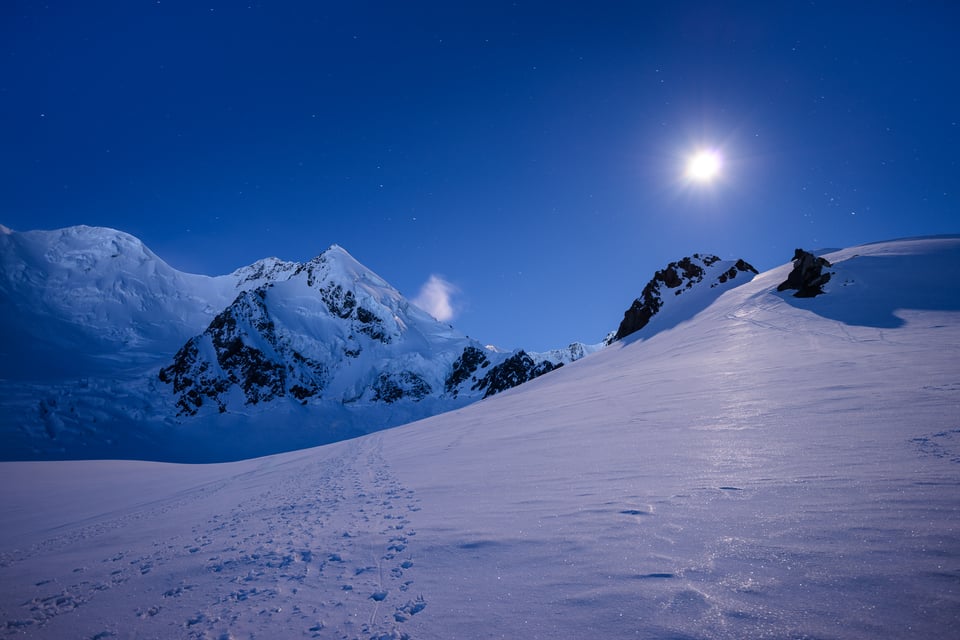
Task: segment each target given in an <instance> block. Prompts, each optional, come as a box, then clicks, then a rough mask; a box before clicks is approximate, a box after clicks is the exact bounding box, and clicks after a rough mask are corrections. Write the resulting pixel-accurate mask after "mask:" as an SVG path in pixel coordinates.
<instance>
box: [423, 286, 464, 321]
mask: <svg viewBox="0 0 960 640" xmlns="http://www.w3.org/2000/svg"><path fill="white" fill-rule="evenodd" d="M458 292H459V289H457V287H456V286H454V285H453V284H451V283H449V282H447V281H446V280H444V279H443V278H441V277H440V276H438V275H431V276H430V278H429V279H428V280H427V281H426V282H424V283H423V286H422V287H420V293H418V294H417V297H416V298H414V299H413V300H412V301H411V302H413V304H415V305H417V306H418V307H420V308H421V309H423V310H424V311H426V312H427V313H429V314H430V315H432V316H433V317H434V318H436V319H437V320H440V321H441V322H447V321H449V320H452V319H453V316H454V314H455V311H454V308H453V300H452V299H453V296H454V295H455V294H457V293H458Z"/></svg>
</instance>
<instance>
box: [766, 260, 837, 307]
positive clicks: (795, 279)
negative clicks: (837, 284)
mask: <svg viewBox="0 0 960 640" xmlns="http://www.w3.org/2000/svg"><path fill="white" fill-rule="evenodd" d="M830 266H832V265H831V264H830V262H829V261H828V260H827V259H826V258H819V257H817V256H815V255H813V254H812V253H810V252H809V251H804V250H803V249H797V250H795V251H794V252H793V270H792V271H791V272H790V274H789V275H788V276H787V279H786V280H784V281H783V282H781V283H780V285H779V286H778V287H777V291H786V290H788V289H796V291H797V292H796V293H795V294H793V296H794V297H795V298H812V297H814V296H818V295H820V294H821V293H823V285H825V284H827V283H828V282H829V281H830V276H831V275H832V274H831V273H830V272H829V271H827V272H824V271H823V269H824V267H828V268H829V267H830Z"/></svg>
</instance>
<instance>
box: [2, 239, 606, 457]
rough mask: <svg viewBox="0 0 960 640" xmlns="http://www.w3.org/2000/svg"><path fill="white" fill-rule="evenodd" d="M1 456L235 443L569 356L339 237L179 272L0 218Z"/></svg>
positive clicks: (351, 423) (410, 416) (293, 436)
mask: <svg viewBox="0 0 960 640" xmlns="http://www.w3.org/2000/svg"><path fill="white" fill-rule="evenodd" d="M0 255H2V261H0V309H2V310H3V311H4V313H3V314H2V318H3V320H2V323H3V324H2V325H0V336H2V340H0V356H2V357H0V362H2V364H0V379H2V383H0V385H2V390H3V392H4V393H3V398H2V400H0V406H2V407H3V409H4V411H3V412H2V417H0V433H4V434H5V438H6V442H7V445H8V446H7V447H6V448H5V451H4V453H3V455H4V457H7V458H12V459H32V458H41V459H43V458H51V457H52V458H60V457H65V458H76V457H80V458H89V457H132V458H144V457H146V458H150V459H156V460H178V461H193V462H197V461H209V460H229V459H238V458H243V457H251V456H256V455H264V454H267V453H274V452H277V451H283V450H289V449H295V448H302V447H305V446H314V445H317V444H322V443H325V442H331V441H335V440H339V439H343V438H348V437H354V436H356V435H360V434H362V433H366V432H369V431H373V430H376V429H382V428H385V427H389V426H395V425H398V424H402V423H405V422H410V421H412V420H415V419H419V418H423V417H426V416H429V415H434V414H436V413H440V412H443V411H449V410H451V409H456V408H458V407H462V406H465V405H466V404H469V403H470V402H474V401H476V400H479V399H481V398H486V397H489V396H491V395H494V394H496V393H499V392H501V391H504V390H506V389H509V388H511V387H513V386H516V385H518V384H522V383H523V382H526V381H529V380H531V379H533V378H536V377H538V376H540V375H542V374H544V373H547V372H550V371H552V370H554V369H556V368H558V367H561V366H563V365H564V364H567V363H570V362H573V361H574V360H577V359H579V358H580V357H583V356H584V355H585V354H587V353H590V352H592V351H595V350H596V349H597V348H599V345H597V346H593V347H590V346H586V345H582V344H579V343H574V344H571V345H570V346H569V347H567V348H564V349H557V350H554V351H551V352H548V353H542V354H540V353H527V352H525V351H522V350H520V351H517V352H515V353H502V352H499V351H496V350H490V349H487V348H485V347H484V346H483V345H482V344H481V343H479V342H477V341H475V340H472V339H470V338H467V337H466V336H464V335H462V334H460V333H459V332H457V331H456V330H455V329H453V328H452V327H450V326H448V325H446V324H443V323H440V322H438V321H436V320H435V319H433V318H432V317H431V316H429V315H428V314H427V313H426V312H424V311H422V310H420V309H419V308H417V307H416V306H414V305H412V304H411V303H410V302H409V301H407V300H406V299H405V298H404V297H403V296H402V295H400V293H399V292H398V291H397V290H396V289H394V288H393V287H391V286H390V285H389V284H388V283H387V282H386V281H385V280H384V279H382V278H381V277H379V276H378V275H376V274H375V273H373V272H372V271H370V270H369V269H367V268H366V267H364V266H363V265H361V264H360V263H359V262H357V261H356V260H355V259H354V258H353V257H352V256H351V255H350V254H349V253H347V251H346V250H344V249H343V248H341V247H339V246H337V245H334V246H331V247H330V248H329V249H327V250H326V251H324V252H323V253H322V254H320V255H319V256H317V257H316V258H315V259H313V260H311V261H309V262H306V263H303V264H301V263H296V262H286V261H283V260H280V259H278V258H267V259H264V260H260V261H258V262H256V263H254V264H252V265H250V266H248V267H243V268H241V269H238V270H237V271H235V272H233V273H231V274H228V275H225V276H218V277H208V276H201V275H193V274H185V273H182V272H179V271H177V270H175V269H173V268H172V267H170V266H169V265H168V264H166V263H165V262H164V261H163V260H161V259H160V258H159V257H157V256H156V255H155V254H153V253H152V252H151V251H150V250H149V249H147V248H146V247H145V246H144V245H143V244H142V243H141V242H140V241H139V240H137V239H136V238H134V237H133V236H130V235H128V234H125V233H122V232H119V231H115V230H112V229H103V228H94V227H83V226H81V227H71V228H68V229H61V230H57V231H31V232H26V233H15V232H12V231H10V230H9V229H6V228H5V227H4V230H3V232H2V233H0Z"/></svg>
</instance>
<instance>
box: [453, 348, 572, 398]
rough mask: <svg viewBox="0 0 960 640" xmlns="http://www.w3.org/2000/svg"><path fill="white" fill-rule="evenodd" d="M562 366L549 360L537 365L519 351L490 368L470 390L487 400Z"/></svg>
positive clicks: (524, 353) (523, 352)
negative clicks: (481, 393)
mask: <svg viewBox="0 0 960 640" xmlns="http://www.w3.org/2000/svg"><path fill="white" fill-rule="evenodd" d="M562 366H563V363H562V362H561V363H554V362H551V361H549V360H546V361H543V362H539V363H538V362H536V361H534V359H533V358H531V357H530V356H529V355H528V354H527V353H526V352H525V351H522V350H521V351H518V352H516V353H515V354H513V355H512V356H510V357H509V358H507V359H506V360H504V361H503V362H501V363H500V364H498V365H496V366H494V367H492V368H491V369H490V371H488V372H487V374H486V375H484V376H483V377H482V378H480V379H479V380H477V382H476V384H474V385H473V386H472V387H471V388H472V389H473V390H474V391H483V392H484V393H483V397H484V398H488V397H490V396H492V395H493V394H495V393H500V392H501V391H506V390H507V389H512V388H513V387H516V386H517V385H521V384H523V383H524V382H529V381H530V380H533V379H534V378H538V377H540V376H542V375H543V374H545V373H549V372H551V371H553V370H554V369H558V368H560V367H562Z"/></svg>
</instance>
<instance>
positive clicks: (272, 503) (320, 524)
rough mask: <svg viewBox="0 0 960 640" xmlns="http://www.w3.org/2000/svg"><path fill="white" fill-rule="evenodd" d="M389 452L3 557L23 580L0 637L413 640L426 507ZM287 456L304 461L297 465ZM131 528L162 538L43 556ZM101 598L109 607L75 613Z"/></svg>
mask: <svg viewBox="0 0 960 640" xmlns="http://www.w3.org/2000/svg"><path fill="white" fill-rule="evenodd" d="M380 447H381V440H380V439H379V438H377V437H371V438H365V439H362V440H355V441H351V442H347V443H343V445H342V446H339V447H336V448H335V449H334V451H331V452H330V453H329V454H324V455H323V456H318V457H317V459H316V460H314V459H311V458H310V457H309V456H306V457H300V458H296V459H293V460H291V461H288V462H286V463H282V464H281V465H280V468H279V469H278V472H277V473H271V472H270V471H269V470H268V471H266V473H264V472H263V471H262V470H258V472H257V473H256V474H252V473H246V474H240V475H237V476H235V477H233V478H231V479H229V480H227V481H221V482H216V483H212V484H210V485H208V486H206V487H205V488H204V489H198V490H193V491H190V492H187V493H186V495H177V496H174V497H171V498H170V499H169V500H167V501H164V502H162V503H161V504H152V505H149V506H147V507H145V508H141V509H137V510H135V511H131V512H126V513H121V514H119V515H116V516H114V517H112V518H108V519H106V520H105V521H103V522H100V523H97V524H96V526H89V525H88V526H84V527H80V526H77V527H74V528H68V530H67V531H66V532H63V531H61V532H59V533H58V534H57V535H56V536H52V537H50V538H48V539H46V540H44V541H42V542H39V543H37V544H35V545H33V546H32V547H31V548H29V549H27V550H23V551H17V552H14V553H11V554H7V555H6V556H5V557H4V558H2V559H0V582H2V583H6V584H8V585H20V586H21V588H20V589H19V590H18V593H17V594H16V595H13V594H12V593H6V589H4V594H3V599H2V602H3V605H2V607H3V608H2V609H0V635H2V636H13V635H17V634H23V633H26V634H27V635H29V636H30V637H37V638H44V637H50V638H53V637H64V634H65V633H67V634H69V635H72V636H75V637H99V638H109V637H133V636H137V637H188V638H236V637H248V636H260V635H263V637H267V636H272V637H307V638H309V637H317V638H320V637H322V638H344V639H353V638H359V639H369V638H375V639H377V640H380V639H400V638H406V637H409V635H408V634H407V633H406V632H404V630H403V628H404V623H406V622H407V621H408V620H409V619H410V618H411V617H413V616H415V615H418V614H420V613H421V612H422V611H423V610H424V609H425V608H426V606H427V599H426V598H425V596H424V594H422V593H420V592H418V591H417V589H416V585H415V580H414V575H415V572H416V557H415V547H416V544H415V542H416V531H415V529H414V527H413V521H412V519H411V518H412V516H413V515H414V514H415V512H416V511H418V510H419V506H418V500H417V498H416V496H415V494H414V492H413V491H411V490H409V489H407V488H406V487H404V486H403V485H402V484H401V483H400V482H399V481H398V480H397V479H396V478H395V477H394V476H393V475H392V474H391V472H390V470H389V468H388V466H387V464H386V462H385V461H384V459H383V457H382V456H381V455H380ZM286 464H296V465H299V466H300V468H299V469H298V470H297V472H296V473H289V471H288V470H287V469H283V468H282V467H283V466H285V465H286ZM253 478H257V480H255V481H254V480H253ZM145 520H146V521H148V522H149V521H155V525H156V526H155V527H152V526H146V527H145V526H144V521H145ZM134 522H136V523H137V525H136V527H130V526H129V525H131V524H132V523H134ZM186 522H190V523H192V525H191V526H186V524H185V523H186ZM151 524H153V522H151ZM127 528H129V529H131V530H132V529H137V530H140V531H143V530H155V531H156V533H157V536H156V538H154V539H152V540H143V539H130V540H129V541H128V544H127V545H126V546H125V547H121V548H124V550H123V551H120V552H118V551H113V552H112V553H110V554H109V555H108V556H105V557H103V558H102V560H101V561H100V562H98V563H96V564H95V565H93V566H80V567H67V566H62V565H60V566H49V565H46V566H44V563H42V562H37V556H38V555H43V554H46V553H50V552H52V551H55V552H56V555H57V556H58V557H61V558H62V557H67V556H69V554H70V552H71V547H75V548H76V550H77V552H78V555H81V556H86V557H89V554H88V553H81V551H82V550H83V549H88V548H89V547H90V546H103V547H104V548H110V549H116V548H118V546H120V545H118V544H117V543H116V541H117V539H118V538H119V539H123V538H124V537H127V535H128V534H127V532H126V531H125V530H126V529H127ZM183 531H189V532H190V534H189V536H187V535H184V534H183V533H182V532H183ZM27 571H30V572H31V575H25V573H26V572H27ZM38 571H42V572H43V575H39V574H38V575H32V574H34V573H36V572H38ZM24 584H29V588H28V590H29V593H25V592H24V591H23V588H22V586H23V585H24ZM120 585H123V588H120V589H117V588H115V587H118V586H120ZM13 588H14V587H12V586H11V589H13ZM95 601H99V602H97V604H96V608H97V609H98V610H104V608H108V609H109V610H110V611H112V612H114V615H112V616H110V617H109V618H108V619H101V620H91V616H85V615H84V616H80V615H71V614H72V613H73V612H80V611H81V610H82V609H84V608H85V607H87V606H90V605H91V603H93V602H95ZM78 623H79V628H78Z"/></svg>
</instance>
